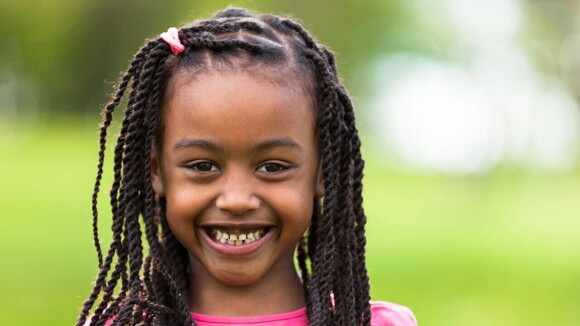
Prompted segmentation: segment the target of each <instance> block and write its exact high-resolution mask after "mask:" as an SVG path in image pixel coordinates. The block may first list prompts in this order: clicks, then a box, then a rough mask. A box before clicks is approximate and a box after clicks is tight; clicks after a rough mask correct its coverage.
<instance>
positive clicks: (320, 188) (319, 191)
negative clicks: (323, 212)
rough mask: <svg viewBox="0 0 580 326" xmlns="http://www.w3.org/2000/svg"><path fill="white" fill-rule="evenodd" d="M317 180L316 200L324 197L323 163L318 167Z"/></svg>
mask: <svg viewBox="0 0 580 326" xmlns="http://www.w3.org/2000/svg"><path fill="white" fill-rule="evenodd" d="M317 175H318V176H317V180H316V198H318V199H320V198H322V197H324V179H323V178H322V162H321V163H320V165H318V173H317Z"/></svg>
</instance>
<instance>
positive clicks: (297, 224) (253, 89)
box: [152, 72, 323, 285]
mask: <svg viewBox="0 0 580 326" xmlns="http://www.w3.org/2000/svg"><path fill="white" fill-rule="evenodd" d="M174 78H176V80H175V81H174V83H173V84H174V87H173V88H174V92H173V94H172V95H171V97H170V98H169V99H168V100H167V103H166V104H165V107H164V108H163V119H164V133H163V135H162V139H161V142H162V145H161V146H160V148H161V149H160V153H155V154H154V155H153V157H152V169H153V171H152V174H153V187H154V189H155V192H156V193H157V194H158V195H160V196H164V197H166V202H167V206H166V207H167V219H168V222H169V226H170V228H171V230H172V232H173V233H174V235H175V236H176V238H177V239H178V240H179V241H180V242H181V244H182V245H183V246H184V247H185V248H186V249H187V251H188V252H189V256H190V260H191V264H192V266H194V267H195V268H202V269H203V271H194V273H199V272H201V273H203V274H209V275H211V277H213V278H214V279H215V280H217V281H219V282H221V283H225V284H229V285H249V284H253V283H255V282H256V281H258V280H260V279H261V278H262V277H264V276H265V275H266V274H267V273H268V272H269V271H273V270H279V268H276V267H280V266H284V265H290V266H292V254H291V253H292V252H293V250H294V248H295V245H296V244H297V242H298V241H299V240H300V237H301V236H302V235H303V233H304V232H305V230H306V228H307V227H308V225H309V224H310V219H311V216H312V210H313V200H314V198H319V197H321V196H322V195H323V189H322V187H323V186H322V179H321V176H320V173H319V161H318V149H317V147H318V146H317V134H316V132H315V121H314V112H315V111H314V108H313V105H312V101H311V99H310V98H309V96H307V95H305V94H304V93H303V92H302V90H301V89H300V88H299V87H297V86H281V85H278V84H275V83H273V82H271V81H268V80H264V79H263V78H262V79H260V78H259V77H257V76H250V75H249V74H248V73H245V72H223V73H222V72H220V73H217V72H216V73H201V74H199V75H196V76H195V79H191V80H187V81H186V80H185V78H180V77H179V76H178V77H174ZM296 83H298V81H296V82H295V83H292V81H291V82H290V83H289V85H295V84H296Z"/></svg>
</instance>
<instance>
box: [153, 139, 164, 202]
mask: <svg viewBox="0 0 580 326" xmlns="http://www.w3.org/2000/svg"><path fill="white" fill-rule="evenodd" d="M160 159H161V158H160V157H159V155H158V154H157V150H155V149H153V150H152V151H151V186H152V187H153V191H155V194H156V195H157V196H159V197H165V187H164V186H163V180H162V177H161V162H160Z"/></svg>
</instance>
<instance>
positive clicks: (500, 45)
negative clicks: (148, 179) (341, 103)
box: [0, 0, 580, 326]
mask: <svg viewBox="0 0 580 326" xmlns="http://www.w3.org/2000/svg"><path fill="white" fill-rule="evenodd" d="M229 3H232V4H234V5H239V6H246V7H249V8H252V9H255V10H258V11H266V12H274V13H278V14H290V15H291V16H293V17H296V18H298V20H299V21H301V22H302V23H303V24H304V25H305V26H306V27H307V28H308V29H310V30H311V31H312V32H313V33H314V34H315V35H316V36H317V37H318V39H319V40H320V41H322V42H323V43H325V44H327V45H328V46H329V47H330V48H332V49H333V50H334V51H335V52H337V53H338V65H339V70H340V73H341V75H342V77H343V78H344V82H345V84H346V85H347V87H348V88H349V90H350V91H351V93H352V96H353V99H354V102H355V104H356V107H357V116H358V123H359V127H360V129H361V134H362V137H363V141H364V154H365V157H366V160H367V163H368V164H367V166H368V169H367V170H366V176H365V203H364V205H365V208H366V212H367V215H368V220H369V222H368V256H367V257H368V269H369V272H370V276H371V282H372V297H373V299H376V300H386V301H393V302H397V303H400V304H403V305H406V306H408V307H410V308H411V309H412V310H413V311H414V312H415V314H416V316H417V318H418V320H419V324H420V325H422V326H451V325H460V326H463V325H467V326H479V325H481V326H484V325H485V326H489V325H494V326H503V325H506V326H507V325H527V326H540V325H541V326H572V325H580V259H579V256H580V255H579V254H580V219H579V218H580V198H579V197H580V162H579V160H578V159H579V149H580V107H579V105H578V103H579V102H578V100H579V99H580V1H577V0H550V1H539V0H538V1H535V0H519V1H518V0H412V1H400V0H366V1H352V0H345V1H343V0H341V1H338V0H325V1H317V0H293V1H274V0H272V1H259V0H255V1H233V0H232V1H229V2H228V1H201V0H198V1H193V0H188V1H185V0H176V1H155V0H124V1H115V0H100V1H96V0H93V1H89V0H77V1H57V0H45V1H8V0H0V218H1V219H0V324H1V325H71V324H73V323H74V321H75V319H76V317H77V313H78V311H79V307H80V306H81V304H82V302H83V301H84V300H85V298H86V297H87V295H88V293H89V290H90V288H91V283H92V281H93V278H94V276H95V273H96V266H97V258H96V254H95V251H94V249H93V245H92V237H91V234H92V231H91V227H90V224H91V212H90V202H91V192H92V185H93V182H94V175H95V172H96V159H97V144H98V135H97V125H98V123H99V111H100V108H101V107H102V105H103V104H105V103H106V102H107V100H108V94H110V93H111V92H112V87H113V84H114V83H115V82H116V80H117V78H118V77H119V76H120V72H121V71H123V70H125V68H126V66H127V64H128V62H129V60H130V58H131V57H132V55H133V53H135V51H136V50H137V49H138V48H139V46H140V45H141V44H143V41H144V39H145V38H146V37H153V36H155V35H158V34H159V33H161V32H163V31H165V30H167V28H168V27H170V26H179V25H180V24H182V23H185V22H187V21H189V20H191V19H193V18H198V17H207V16H209V15H210V14H211V13H213V12H214V11H216V10H218V9H221V8H224V7H225V6H226V5H228V4H229ZM108 168H109V169H107V171H109V170H110V165H108ZM107 173H108V174H107V175H106V177H107V178H109V177H110V173H109V172H107ZM105 189H106V187H105ZM105 193H106V191H105ZM104 197H105V196H103V197H102V198H103V199H104ZM102 209H103V211H104V212H106V209H107V207H106V205H104V204H103V205H102ZM107 217H108V216H107V214H104V218H103V220H101V223H100V226H101V230H105V231H103V238H104V239H105V240H104V243H105V245H106V244H108V243H109V240H108V239H109V234H108V233H107V231H106V230H107V229H108V224H109V221H108V220H107Z"/></svg>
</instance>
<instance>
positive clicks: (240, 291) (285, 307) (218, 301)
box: [189, 250, 306, 317]
mask: <svg viewBox="0 0 580 326" xmlns="http://www.w3.org/2000/svg"><path fill="white" fill-rule="evenodd" d="M293 253H294V252H293V250H291V251H290V252H289V253H288V254H286V255H285V256H284V257H282V258H281V259H280V260H279V261H278V262H277V263H276V264H274V265H273V266H272V268H271V269H270V270H269V271H267V272H266V274H264V275H263V276H262V277H261V278H260V279H259V280H258V281H256V282H254V283H252V284H249V285H229V284H224V283H223V282H220V281H219V280H218V279H216V278H214V277H213V276H212V275H211V274H209V273H208V271H207V270H206V269H205V268H204V267H203V266H202V265H201V264H200V263H199V261H197V260H196V259H195V258H193V257H191V256H190V258H189V264H190V270H191V271H192V272H190V282H189V308H190V310H191V311H193V312H196V313H199V314H204V315H212V316H238V317H243V316H259V315H270V314H278V313H284V312H289V311H293V310H296V309H299V308H302V307H304V306H305V305H306V303H305V300H304V290H303V287H302V281H301V279H300V277H299V276H298V274H297V273H296V269H295V268H294V263H293Z"/></svg>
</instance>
